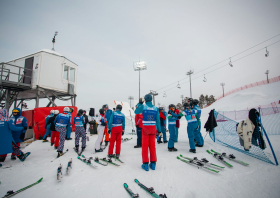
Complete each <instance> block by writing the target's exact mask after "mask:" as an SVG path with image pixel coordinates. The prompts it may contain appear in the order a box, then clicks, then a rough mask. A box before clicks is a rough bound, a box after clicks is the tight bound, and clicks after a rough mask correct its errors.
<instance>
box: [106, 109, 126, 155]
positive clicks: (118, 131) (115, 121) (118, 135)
mask: <svg viewBox="0 0 280 198" xmlns="http://www.w3.org/2000/svg"><path fill="white" fill-rule="evenodd" d="M121 110H122V105H120V104H118V105H117V106H116V111H115V112H113V113H112V115H111V118H110V121H109V125H108V133H109V134H111V138H110V145H109V149H108V157H109V158H112V157H113V151H114V145H115V142H116V158H119V157H120V153H121V142H122V135H123V134H124V130H125V117H124V114H123V113H121Z"/></svg>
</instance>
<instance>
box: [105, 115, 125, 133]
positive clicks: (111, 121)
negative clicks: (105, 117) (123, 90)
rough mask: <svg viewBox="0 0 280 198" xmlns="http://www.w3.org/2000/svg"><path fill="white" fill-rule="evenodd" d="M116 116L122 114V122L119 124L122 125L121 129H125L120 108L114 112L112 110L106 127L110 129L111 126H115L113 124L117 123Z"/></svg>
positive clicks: (123, 117)
mask: <svg viewBox="0 0 280 198" xmlns="http://www.w3.org/2000/svg"><path fill="white" fill-rule="evenodd" d="M106 114H107V112H106ZM117 116H122V123H120V124H121V126H122V130H125V116H124V114H123V113H122V112H121V111H120V110H116V111H115V112H113V113H112V114H111V117H110V119H109V120H110V121H109V124H108V128H109V129H110V130H112V127H115V126H113V125H117V123H116V118H117Z"/></svg>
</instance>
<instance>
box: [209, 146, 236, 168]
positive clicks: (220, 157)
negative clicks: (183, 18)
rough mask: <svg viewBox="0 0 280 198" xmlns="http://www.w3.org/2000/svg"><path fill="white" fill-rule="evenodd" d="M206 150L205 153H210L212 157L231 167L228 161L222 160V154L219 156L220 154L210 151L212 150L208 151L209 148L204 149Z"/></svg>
mask: <svg viewBox="0 0 280 198" xmlns="http://www.w3.org/2000/svg"><path fill="white" fill-rule="evenodd" d="M206 152H207V153H209V154H211V155H213V157H214V158H216V159H217V160H219V161H221V162H223V163H224V164H225V165H227V166H228V167H230V168H231V167H233V166H232V165H231V164H230V163H228V162H226V161H225V160H224V158H223V156H221V155H218V154H217V153H214V154H213V153H212V152H210V151H209V150H206Z"/></svg>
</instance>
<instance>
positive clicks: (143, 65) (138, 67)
mask: <svg viewBox="0 0 280 198" xmlns="http://www.w3.org/2000/svg"><path fill="white" fill-rule="evenodd" d="M145 69H147V65H146V63H145V61H138V62H134V70H145Z"/></svg>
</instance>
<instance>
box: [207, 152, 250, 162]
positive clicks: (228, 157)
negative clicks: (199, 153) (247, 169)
mask: <svg viewBox="0 0 280 198" xmlns="http://www.w3.org/2000/svg"><path fill="white" fill-rule="evenodd" d="M211 151H212V152H213V153H216V154H218V155H222V156H223V157H225V158H227V159H229V160H231V161H234V162H237V163H239V164H242V165H244V166H248V165H249V164H248V163H246V162H243V161H241V160H237V159H235V158H236V157H235V156H234V155H233V154H229V155H227V154H226V153H218V152H216V151H214V150H213V149H211Z"/></svg>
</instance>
